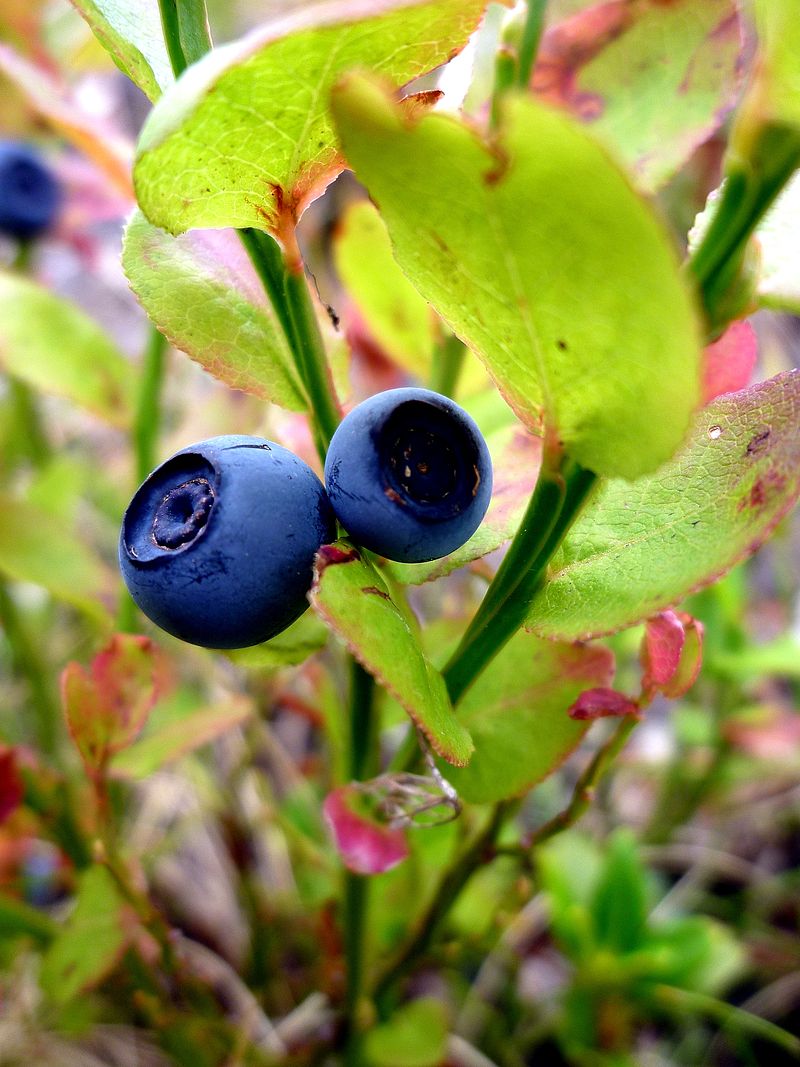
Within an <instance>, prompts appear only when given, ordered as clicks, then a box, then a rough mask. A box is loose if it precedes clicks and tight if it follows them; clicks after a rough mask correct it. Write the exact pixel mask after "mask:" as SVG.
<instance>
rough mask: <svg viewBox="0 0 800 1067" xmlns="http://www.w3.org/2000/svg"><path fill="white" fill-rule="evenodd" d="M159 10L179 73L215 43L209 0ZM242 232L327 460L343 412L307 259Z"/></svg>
mask: <svg viewBox="0 0 800 1067" xmlns="http://www.w3.org/2000/svg"><path fill="white" fill-rule="evenodd" d="M159 9H160V11H161V25H162V28H163V31H164V41H165V43H166V46H167V52H168V54H169V58H170V63H171V64H172V69H173V72H174V74H175V76H176V77H178V76H179V75H180V74H181V73H182V71H184V70H185V69H186V67H187V66H188V65H189V64H190V63H194V62H195V61H196V60H198V59H199V58H200V57H201V56H203V55H205V53H206V52H208V51H210V50H211V48H212V41H211V34H210V32H209V28H208V15H207V13H206V6H205V0H159ZM239 235H240V237H241V240H242V242H243V244H244V246H245V248H246V249H247V252H248V254H249V256H250V259H251V261H252V263H253V266H254V267H255V269H256V272H257V274H258V276H259V278H260V279H261V282H262V284H263V286H264V289H265V290H266V292H267V295H268V296H269V299H270V302H271V304H272V306H273V308H274V309H275V313H276V315H277V316H278V320H279V322H280V324H281V327H282V328H283V332H284V333H285V335H286V338H287V340H288V342H289V347H290V349H291V351H292V354H293V356H294V361H295V366H296V367H297V370H298V373H299V375H300V378H301V380H302V382H303V385H304V386H305V390H306V394H307V396H308V401H309V404H310V406H311V410H312V412H313V421H314V431H315V432H314V437H315V443H316V446H317V451H318V452H319V455H320V459H322V460H323V462H324V460H325V453H326V452H327V449H328V444H329V443H330V439H331V437H332V436H333V432H334V430H335V429H336V427H337V426H338V425H339V417H340V415H339V409H338V405H337V403H336V399H335V397H334V391H333V384H332V382H331V380H330V375H329V371H328V360H327V356H326V353H325V345H324V343H323V340H322V334H321V333H320V329H319V323H318V322H317V316H316V312H315V311H314V305H313V304H312V302H311V296H310V294H309V292H308V286H307V284H306V280H305V275H304V274H303V272H302V264H300V265H299V269H298V271H297V272H294V271H291V270H289V269H288V268H287V265H286V260H285V257H284V255H283V253H282V252H281V249H280V247H279V245H278V244H277V242H276V241H275V240H274V239H273V238H272V237H270V236H268V235H267V234H264V233H259V232H258V231H257V230H253V229H249V228H248V229H243V230H240V231H239Z"/></svg>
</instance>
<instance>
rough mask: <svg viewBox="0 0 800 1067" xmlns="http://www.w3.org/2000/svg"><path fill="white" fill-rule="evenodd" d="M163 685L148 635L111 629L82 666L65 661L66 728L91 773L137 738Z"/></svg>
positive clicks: (163, 674)
mask: <svg viewBox="0 0 800 1067" xmlns="http://www.w3.org/2000/svg"><path fill="white" fill-rule="evenodd" d="M166 686H167V677H166V669H165V664H164V661H163V660H162V659H161V657H160V655H159V653H158V650H157V648H156V646H155V645H154V644H153V642H152V641H151V640H150V639H149V638H147V637H137V636H135V635H133V634H115V635H114V637H113V638H112V639H111V641H110V642H109V643H108V645H106V647H105V648H104V649H103V650H102V651H101V652H99V653H98V655H96V656H95V657H94V659H93V660H92V663H91V667H90V668H89V670H88V671H87V670H86V669H85V668H84V667H82V666H81V664H80V663H74V662H73V663H69V664H67V666H66V668H65V669H64V671H63V672H62V675H61V699H62V702H63V705H64V714H65V716H66V720H67V726H68V728H69V731H70V733H71V735H72V737H73V739H74V741H75V744H76V745H77V747H78V751H79V752H80V754H81V757H82V758H83V761H84V763H85V764H86V768H87V770H88V771H89V773H90V774H96V773H98V772H103V771H104V770H105V768H106V766H107V765H108V761H109V759H110V758H111V757H112V756H113V755H114V753H116V752H120V751H121V750H122V749H124V748H127V746H128V745H130V744H132V742H133V741H135V740H136V738H137V736H138V735H139V733H140V731H141V730H142V728H143V726H144V724H145V723H146V721H147V717H148V715H149V714H150V711H151V709H152V707H153V705H154V704H155V702H156V700H157V699H158V698H159V696H161V694H162V692H163V691H164V689H165V688H166Z"/></svg>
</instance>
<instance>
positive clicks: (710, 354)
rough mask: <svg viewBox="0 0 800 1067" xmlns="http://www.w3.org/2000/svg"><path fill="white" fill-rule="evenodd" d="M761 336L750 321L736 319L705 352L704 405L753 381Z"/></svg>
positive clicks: (743, 387)
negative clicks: (758, 335)
mask: <svg viewBox="0 0 800 1067" xmlns="http://www.w3.org/2000/svg"><path fill="white" fill-rule="evenodd" d="M757 359H758V339H757V338H756V333H755V330H754V329H753V327H752V326H751V325H750V323H749V322H734V323H732V324H731V325H730V326H729V327H728V329H727V330H726V331H725V333H724V334H723V335H722V337H720V338H719V339H718V340H717V341H715V342H714V343H713V344H711V345H708V346H707V347H706V349H705V352H704V353H703V387H702V401H701V403H702V404H703V406H705V405H706V404H710V403H711V401H712V400H714V399H715V398H716V397H718V396H721V395H722V394H723V393H736V392H738V391H739V390H740V389H745V388H746V387H747V386H748V385H749V384H750V379H751V378H752V376H753V370H754V369H755V365H756V360H757Z"/></svg>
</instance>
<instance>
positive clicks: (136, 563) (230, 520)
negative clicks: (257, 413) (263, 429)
mask: <svg viewBox="0 0 800 1067" xmlns="http://www.w3.org/2000/svg"><path fill="white" fill-rule="evenodd" d="M335 537H336V521H335V519H334V515H333V511H332V510H331V506H330V504H329V503H328V498H327V496H326V495H325V490H324V488H323V486H322V483H321V482H320V480H319V478H317V476H316V474H314V472H313V471H312V470H311V468H310V467H308V466H307V465H306V464H305V463H304V462H303V461H302V460H301V459H298V457H297V456H295V455H294V454H293V453H292V452H289V451H288V450H287V449H285V448H282V447H281V446H280V445H276V444H273V443H272V442H271V441H264V440H263V439H262V438H260V437H237V436H229V437H214V438H212V439H211V440H209V441H201V442H200V443H199V444H196V445H192V446H190V447H189V448H184V449H183V450H182V451H180V452H177V453H176V454H175V455H174V456H172V458H171V459H168V460H167V461H166V462H165V463H163V464H162V465H161V466H160V467H158V468H157V469H156V470H155V471H153V473H152V474H151V475H150V476H149V478H147V480H146V481H145V482H144V483H143V484H142V485H141V486H140V487H139V489H138V490H137V492H136V494H135V496H134V498H133V500H132V501H131V503H130V505H129V507H128V510H127V511H126V512H125V518H124V519H123V521H122V533H121V535H120V542H119V559H120V567H121V569H122V576H123V578H124V579H125V584H126V585H127V586H128V589H129V590H130V593H131V596H132V597H133V599H134V600H135V601H136V603H137V604H138V605H139V607H140V608H141V609H142V611H143V612H144V613H145V615H147V616H148V617H149V618H150V619H152V620H153V622H155V623H156V624H157V625H158V626H160V627H161V628H162V629H163V630H166V631H167V632H168V633H171V634H174V636H175V637H180V638H181V639H182V640H184V641H188V642H190V643H191V644H194V645H204V646H206V647H207V648H244V647H245V646H247V645H255V644H258V643H259V642H260V641H266V640H267V639H268V638H270V637H274V636H275V634H277V633H280V631H281V630H284V629H285V628H286V627H287V626H288V625H289V624H290V623H292V622H294V620H295V619H296V618H298V616H299V615H301V614H302V613H303V611H304V610H305V609H306V607H307V606H308V601H307V599H306V594H307V592H308V590H309V588H310V586H311V578H312V566H313V561H314V554H315V553H316V551H317V550H318V549H319V547H320V545H323V544H326V543H327V542H329V541H333V540H334V539H335Z"/></svg>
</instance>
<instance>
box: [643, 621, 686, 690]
mask: <svg viewBox="0 0 800 1067" xmlns="http://www.w3.org/2000/svg"><path fill="white" fill-rule="evenodd" d="M685 640H686V631H685V630H684V628H683V623H682V622H681V620H680V619H679V618H678V616H677V615H676V614H675V612H674V611H662V612H660V613H659V614H658V615H655V616H654V617H653V618H652V619H648V620H647V625H646V626H645V631H644V639H643V641H642V650H641V660H642V667H643V668H644V677H643V679H642V688H643V689H649V688H651V687H655V688H656V689H659V688H660V687H661V686H662V685H667V684H668V683H669V682H670V681H671V679H672V678H673V677H674V675H675V672H676V671H677V669H678V664H679V663H680V661H681V653H682V652H683V645H684V642H685Z"/></svg>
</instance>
